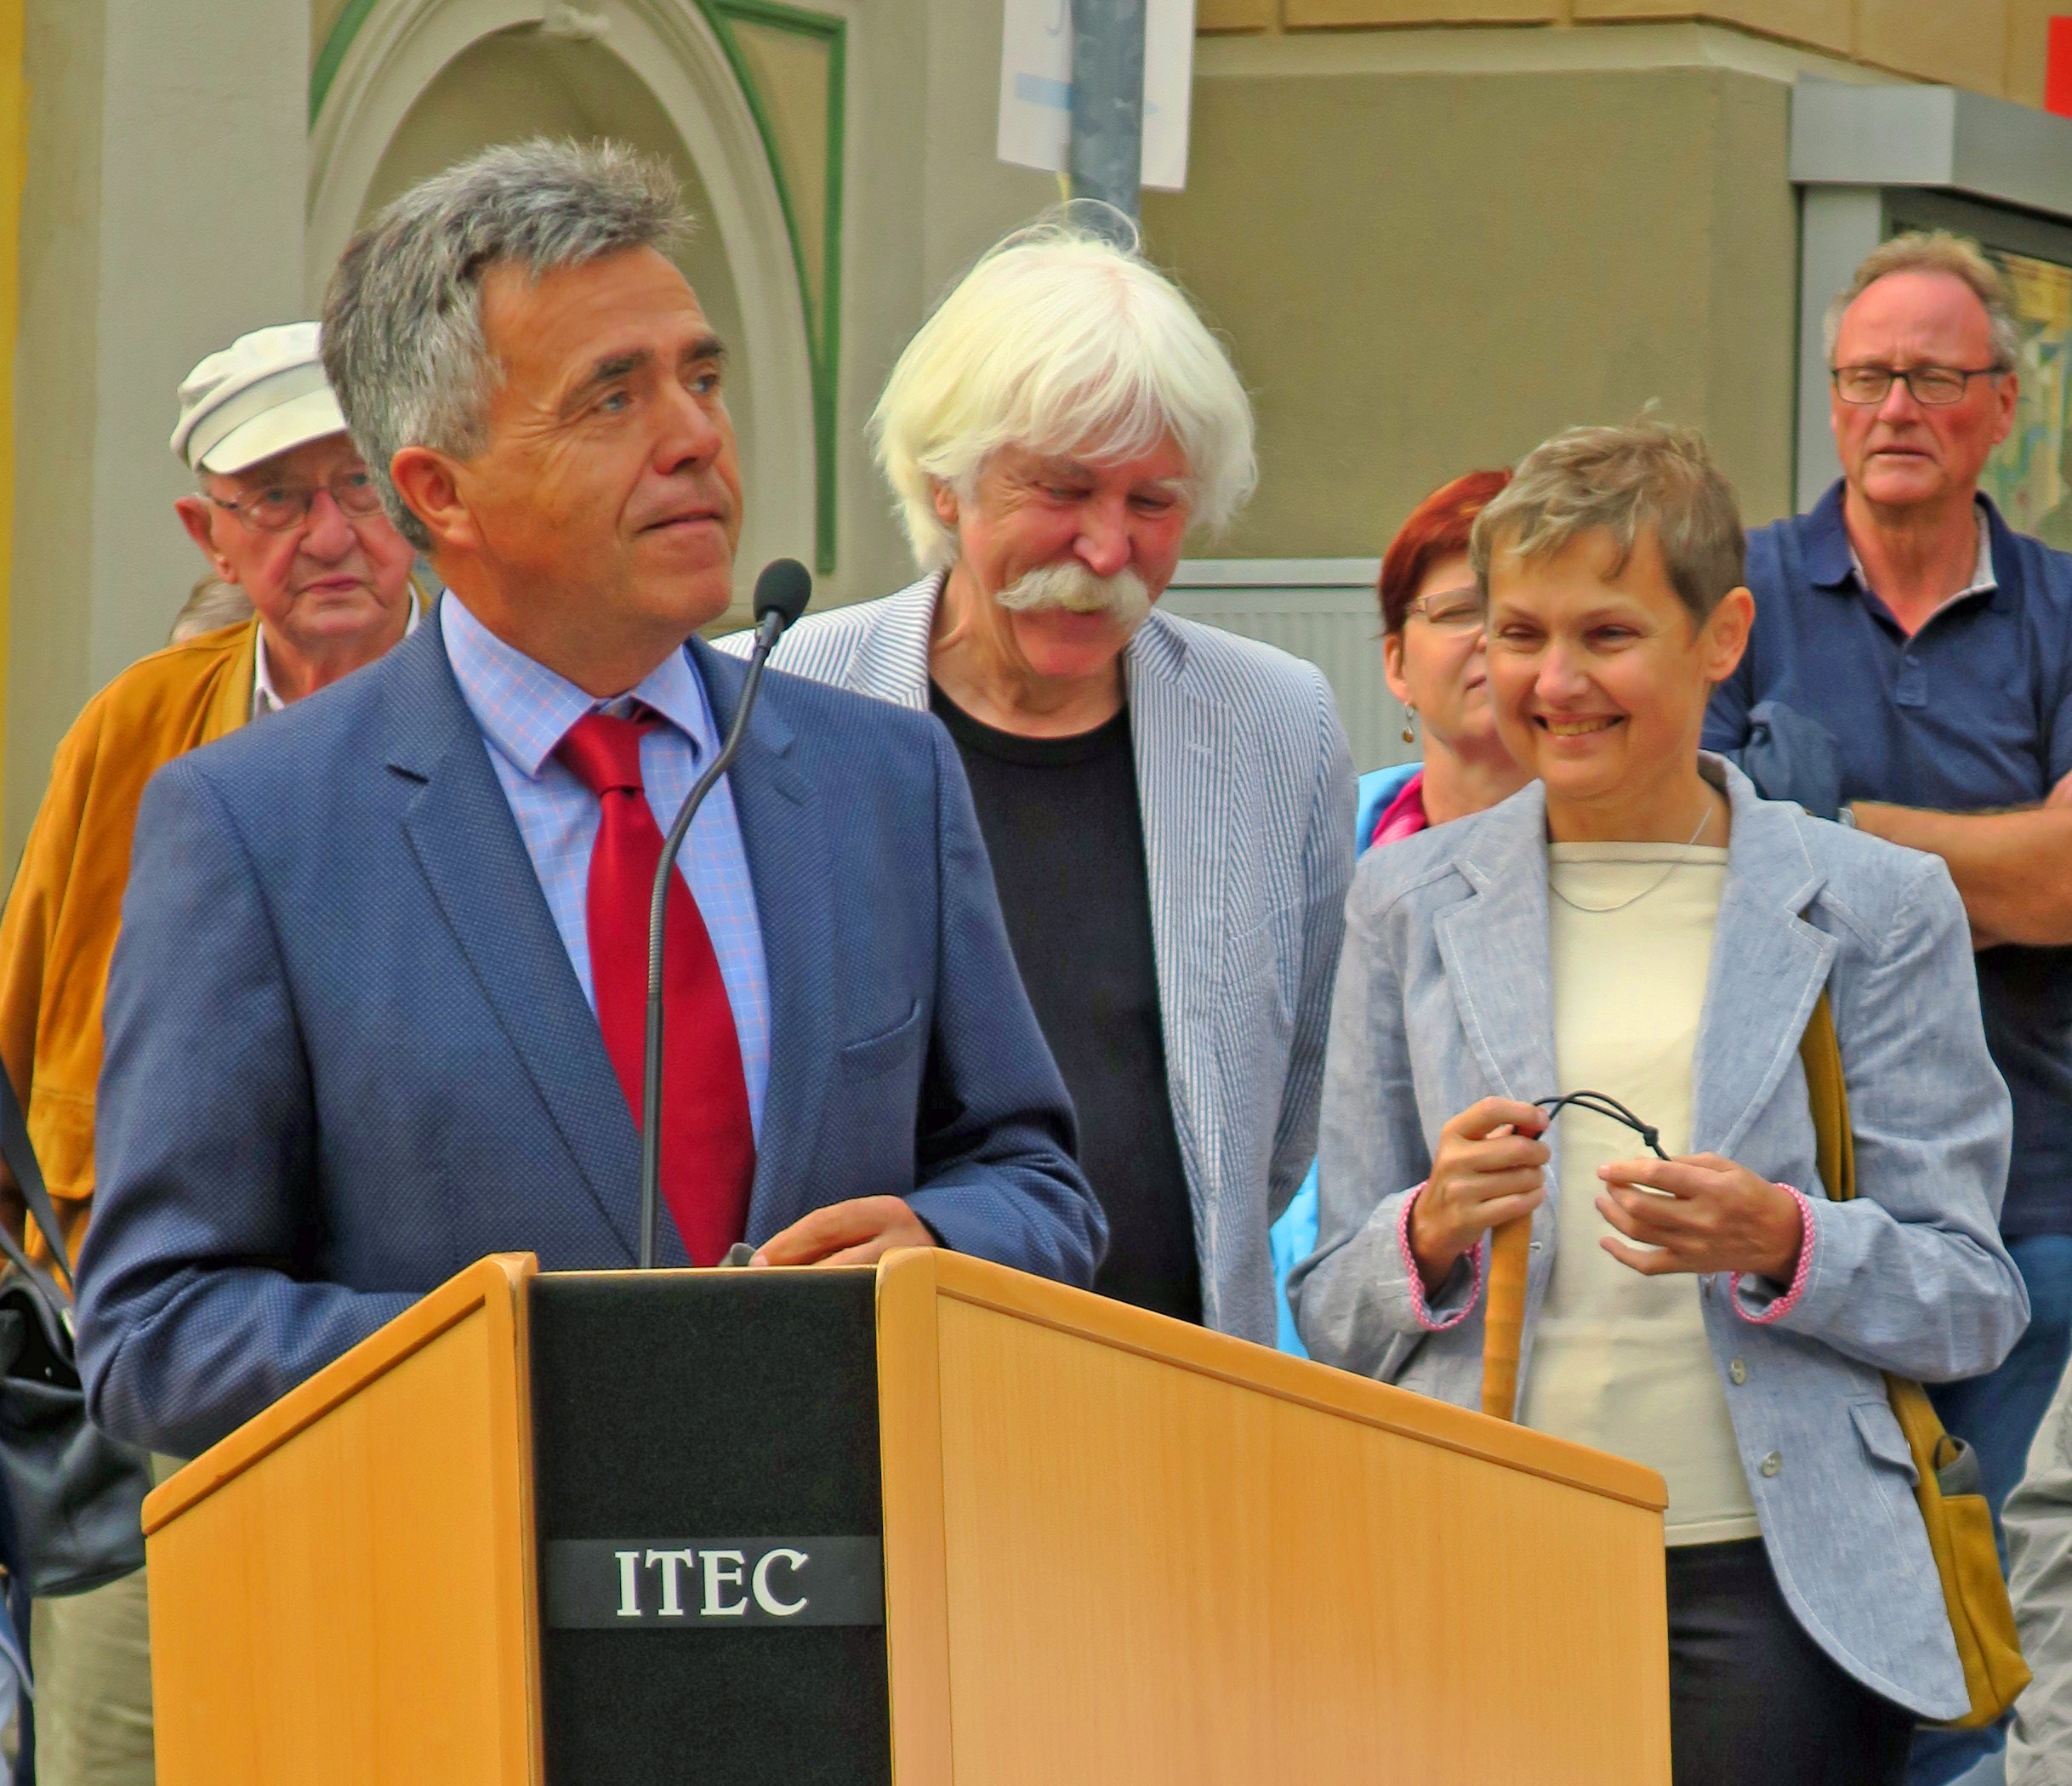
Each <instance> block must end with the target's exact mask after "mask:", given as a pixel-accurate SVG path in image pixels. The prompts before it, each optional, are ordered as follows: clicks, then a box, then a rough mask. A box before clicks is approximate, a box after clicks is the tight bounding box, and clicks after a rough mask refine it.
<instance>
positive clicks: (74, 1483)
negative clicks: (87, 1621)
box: [0, 1072, 151, 1599]
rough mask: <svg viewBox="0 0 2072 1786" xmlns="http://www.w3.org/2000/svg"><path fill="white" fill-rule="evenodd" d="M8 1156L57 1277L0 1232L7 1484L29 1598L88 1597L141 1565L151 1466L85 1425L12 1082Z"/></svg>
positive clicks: (67, 1319) (48, 1215)
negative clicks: (3, 1263) (4, 1259)
mask: <svg viewBox="0 0 2072 1786" xmlns="http://www.w3.org/2000/svg"><path fill="white" fill-rule="evenodd" d="M0 1158H4V1159H5V1160H6V1161H7V1166H8V1170H9V1171H10V1172H11V1173H13V1174H14V1182H15V1184H16V1185H17V1186H19V1187H20V1191H21V1195H22V1200H23V1202H24V1203H26V1204H27V1205H28V1209H29V1214H30V1217H31V1220H33V1221H34V1222H35V1223H36V1225H37V1227H38V1228H40V1229H41V1230H42V1231H43V1239H44V1242H45V1243H46V1244H48V1247H49V1248H50V1255H51V1259H52V1261H53V1264H52V1266H51V1267H50V1268H49V1269H48V1270H47V1269H45V1268H44V1267H43V1266H39V1265H37V1263H36V1261H35V1260H32V1259H31V1258H30V1257H29V1255H28V1254H27V1253H26V1252H25V1251H23V1249H22V1248H21V1245H20V1243H19V1242H18V1241H17V1240H16V1239H15V1238H14V1236H13V1235H12V1234H11V1233H9V1231H8V1228H7V1225H6V1224H5V1223H4V1222H0V1253H4V1254H6V1256H7V1260H8V1264H7V1266H6V1269H5V1270H4V1271H0V1484H4V1487H5V1489H6V1493H7V1497H8V1499H9V1503H10V1504H12V1506H13V1508H14V1527H15V1532H16V1535H17V1537H18V1539H19V1540H20V1549H21V1558H22V1564H23V1573H24V1575H25V1577H26V1581H27V1584H28V1589H29V1591H30V1593H31V1594H32V1595H35V1596H36V1597H37V1598H38V1599H43V1598H46V1597H48V1596H50V1595H60V1594H83V1593H85V1592H86V1590H88V1588H98V1587H100V1585H101V1584H103V1583H105V1582H111V1581H114V1580H116V1579H117V1578H119V1577H121V1576H124V1575H129V1574H134V1573H135V1572H136V1571H137V1570H139V1569H141V1568H142V1567H144V1526H143V1513H144V1497H145V1495H146V1494H147V1493H150V1491H151V1459H150V1458H149V1457H148V1456H147V1455H146V1454H145V1453H143V1452H141V1451H139V1450H137V1449H136V1448H134V1447H133V1446H128V1445H124V1444H122V1443H120V1442H117V1440H114V1439H111V1438H110V1437H108V1436H107V1435H106V1434H105V1433H103V1432H100V1431H98V1430H97V1429H96V1428H95V1427H94V1425H93V1424H92V1423H91V1422H89V1421H88V1419H87V1413H86V1394H85V1391H83V1390H82V1389H81V1387H80V1386H79V1365H78V1357H77V1351H76V1349H75V1346H74V1342H73V1327H72V1299H71V1294H69V1290H70V1288H71V1271H70V1270H69V1268H68V1266H67V1263H66V1260H67V1254H66V1253H65V1241H64V1237H63V1236H62V1235H61V1234H60V1232H59V1230H58V1214H57V1211H56V1210H55V1209H53V1208H52V1207H51V1203H50V1192H48V1190H47V1189H46V1188H45V1187H44V1185H43V1168H42V1167H41V1166H39V1165H38V1164H37V1159H36V1150H35V1148H34V1147H32V1146H31V1145H30V1143H29V1125H28V1123H27V1121H26V1119H25V1118H24V1117H23V1116H22V1112H21V1101H20V1099H19V1098H17V1097H16V1096H15V1095H14V1084H13V1082H12V1081H11V1080H10V1079H9V1077H8V1075H7V1074H6V1072H0ZM60 1277H62V1278H63V1279H64V1282H63V1283H60V1281H59V1280H60Z"/></svg>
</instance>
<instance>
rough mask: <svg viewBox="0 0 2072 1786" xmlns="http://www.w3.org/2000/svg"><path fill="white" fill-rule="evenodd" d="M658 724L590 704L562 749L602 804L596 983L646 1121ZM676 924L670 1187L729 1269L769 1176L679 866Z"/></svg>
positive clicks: (672, 892) (720, 995) (709, 955)
mask: <svg viewBox="0 0 2072 1786" xmlns="http://www.w3.org/2000/svg"><path fill="white" fill-rule="evenodd" d="M656 723H657V722H656V721H655V720H613V719H610V718H607V717H606V715H605V714H585V715H584V716H583V718H582V719H580V720H577V721H576V723H575V725H573V726H572V727H571V728H570V729H569V732H568V736H567V737H565V738H563V739H562V740H561V744H560V745H559V746H558V747H557V749H556V753H555V754H557V755H558V756H560V758H561V760H562V762H564V763H566V765H568V767H569V768H570V770H572V771H573V772H574V774H575V776H576V779H577V780H578V781H579V782H582V783H583V786H584V787H585V788H589V791H590V792H591V793H594V794H595V795H596V796H597V801H598V805H599V807H600V809H601V812H600V816H599V820H598V826H597V845H596V848H595V850H593V851H592V853H591V856H590V885H589V936H590V983H591V986H592V987H593V988H594V989H595V993H596V996H597V1023H598V1027H599V1028H601V1030H602V1031H603V1032H604V1044H605V1051H606V1053H607V1054H609V1055H611V1057H612V1066H613V1068H614V1069H616V1071H617V1072H618V1083H619V1088H620V1089H622V1090H623V1092H624V1093H625V1094H626V1104H627V1106H628V1108H629V1109H630V1110H631V1111H632V1112H633V1120H634V1123H635V1127H638V1126H639V1123H640V1106H641V1102H642V1084H641V1058H642V1055H643V1053H644V1051H645V1049H646V1038H647V917H648V907H649V904H650V902H651V901H652V899H653V896H654V888H655V869H656V867H657V866H658V865H659V864H660V862H661V861H662V830H661V828H660V827H659V826H658V825H657V824H656V822H655V816H654V814H653V812H652V811H650V810H649V808H648V805H647V793H646V788H644V787H643V786H642V784H641V781H640V735H641V734H642V733H643V732H646V731H650V730H652V727H653V726H654V725H656ZM663 921H664V924H665V925H666V927H667V932H668V939H669V940H668V948H667V952H666V954H665V956H664V959H663V1013H664V1017H663V1032H662V1036H663V1043H662V1055H663V1061H662V1197H663V1202H665V1203H668V1205H669V1214H671V1215H673V1216H675V1219H676V1231H677V1232H678V1233H679V1234H680V1235H681V1236H682V1237H683V1242H684V1245H685V1247H686V1249H687V1250H688V1251H689V1253H690V1254H691V1258H692V1263H694V1264H697V1265H702V1266H710V1265H717V1264H718V1263H719V1262H720V1260H721V1259H722V1258H724V1257H725V1256H726V1249H727V1248H729V1247H731V1246H732V1245H733V1243H735V1242H736V1241H737V1240H739V1239H740V1238H741V1237H742V1231H743V1228H744V1227H745V1226H746V1225H747V1221H748V1213H749V1181H750V1180H752V1179H753V1178H754V1175H755V1132H754V1129H753V1128H752V1127H751V1126H750V1125H749V1089H748V1082H747V1080H746V1079H745V1078H743V1075H742V1070H741V1038H740V1036H739V1034H738V1033H737V1032H736V1030H735V1028H734V1010H733V1007H732V1005H731V1004H729V1003H728V1002H727V997H726V981H723V980H722V979H720V959H719V957H718V956H716V955H715V954H714V953H713V949H712V937H711V936H710V934H709V932H708V931H707V930H706V929H705V920H704V919H703V917H702V916H700V914H699V913H698V908H697V901H696V900H694V899H692V896H691V890H690V888H688V887H687V886H686V885H685V884H684V880H683V876H682V874H681V873H672V874H671V875H670V876H669V913H668V915H667V917H666V919H664V920H663Z"/></svg>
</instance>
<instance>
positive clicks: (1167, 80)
mask: <svg viewBox="0 0 2072 1786" xmlns="http://www.w3.org/2000/svg"><path fill="white" fill-rule="evenodd" d="M1006 5H1007V18H1006V29H1005V31H1004V32H1003V34H1002V37H1001V40H1000V135H999V151H998V152H999V158H1000V159H1001V160H1002V161H1004V162H1013V163H1014V164H1015V165H1016V167H1018V168H1043V169H1045V171H1046V172H1049V173H1062V172H1064V169H1065V162H1066V151H1067V146H1068V145H1069V143H1070V141H1071V138H1072V0H1006ZM1193 79H1194V0H1147V5H1146V9H1145V20H1144V162H1143V172H1142V174H1141V179H1142V182H1143V184H1144V185H1147V186H1151V187H1153V188H1155V189H1157V190H1158V191H1163V192H1177V191H1180V190H1181V188H1182V187H1184V186H1185V185H1187V100H1188V97H1189V95H1190V94H1191V92H1192V90H1193Z"/></svg>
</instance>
